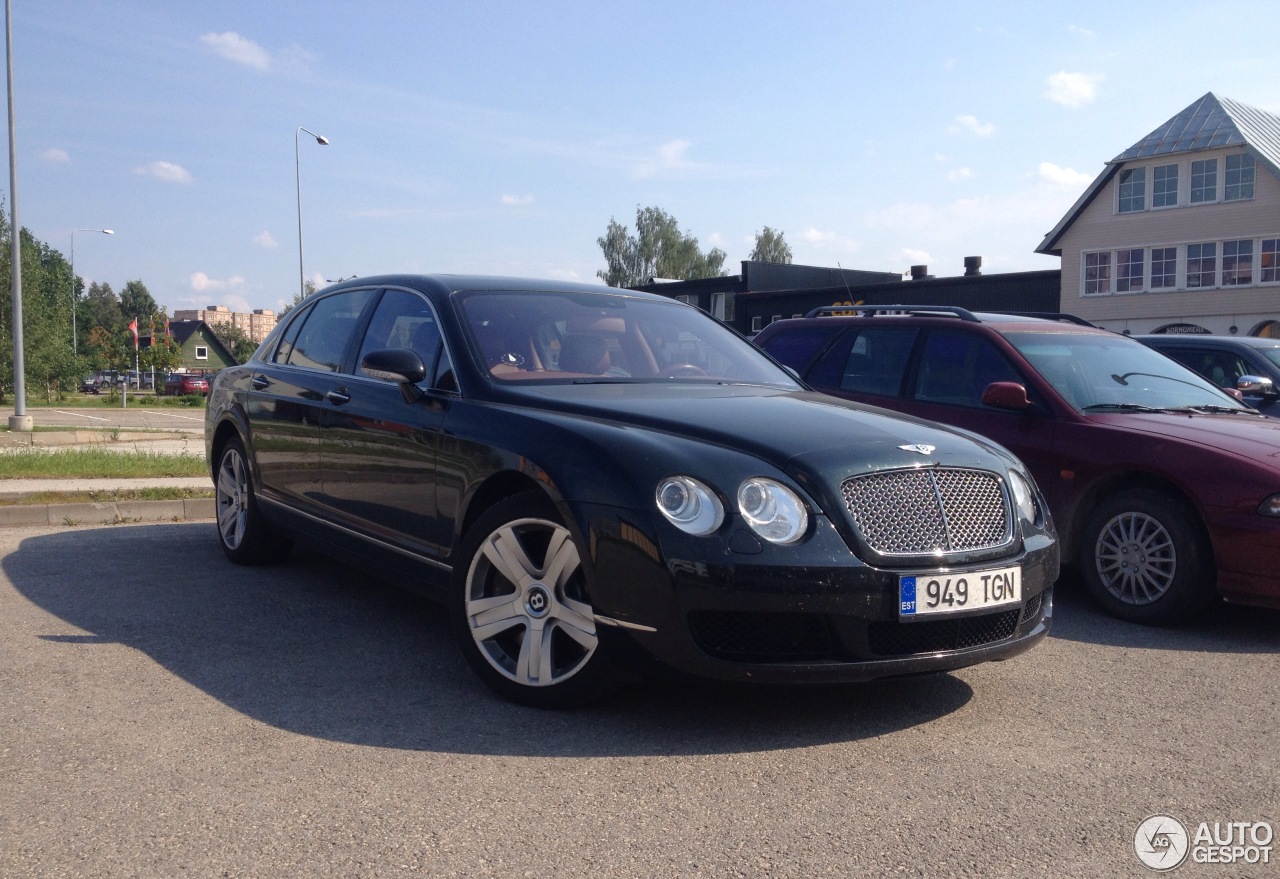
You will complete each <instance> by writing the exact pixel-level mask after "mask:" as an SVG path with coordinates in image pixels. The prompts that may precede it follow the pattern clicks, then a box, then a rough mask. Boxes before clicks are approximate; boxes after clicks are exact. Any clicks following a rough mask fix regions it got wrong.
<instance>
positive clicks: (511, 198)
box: [502, 193, 533, 207]
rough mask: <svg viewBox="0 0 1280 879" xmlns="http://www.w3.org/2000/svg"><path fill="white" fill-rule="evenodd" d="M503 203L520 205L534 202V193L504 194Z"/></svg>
mask: <svg viewBox="0 0 1280 879" xmlns="http://www.w3.org/2000/svg"><path fill="white" fill-rule="evenodd" d="M502 203H503V204H505V205H511V206H512V207H520V206H521V205H527V204H533V196H532V195H508V194H505V193H504V194H503V196H502Z"/></svg>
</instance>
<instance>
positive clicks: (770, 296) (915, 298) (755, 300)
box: [635, 257, 1062, 335]
mask: <svg viewBox="0 0 1280 879" xmlns="http://www.w3.org/2000/svg"><path fill="white" fill-rule="evenodd" d="M981 265H982V260H981V259H980V258H979V257H968V258H967V259H966V260H965V270H966V273H965V274H964V275H959V276H955V277H946V278H936V277H934V276H933V275H930V274H928V271H927V269H926V268H925V267H924V266H913V267H912V276H911V279H910V280H905V279H904V278H903V276H902V275H901V274H899V273H897V272H869V271H858V270H853V269H841V268H834V269H833V268H823V267H819V266H797V265H790V264H782V263H764V262H752V261H750V260H743V262H742V274H740V275H727V276H724V277H720V278H703V279H700V280H696V281H657V282H655V283H652V284H644V285H641V286H638V287H636V288H635V289H637V290H647V291H650V292H653V293H660V294H662V295H664V296H670V297H672V298H673V299H680V300H682V301H684V302H688V303H690V304H691V305H696V306H698V307H699V308H702V309H703V310H705V311H707V312H709V313H710V314H712V315H714V316H715V317H717V318H719V319H720V320H723V321H724V322H725V323H727V324H730V325H732V326H733V327H734V328H735V329H737V330H738V331H739V332H741V333H744V334H747V335H750V334H752V333H757V332H759V331H760V330H762V329H764V328H765V327H766V326H768V325H769V324H770V323H772V322H773V321H775V320H781V319H783V318H789V317H799V316H801V315H803V314H805V313H807V312H809V311H811V310H813V309H814V308H819V307H821V306H825V305H957V306H960V307H961V308H967V309H969V310H970V311H1016V312H1056V311H1058V310H1059V299H1060V296H1061V288H1062V272H1061V271H1060V270H1058V269H1049V270H1044V271H1033V272H1006V273H1004V274H999V275H984V274H982V273H981Z"/></svg>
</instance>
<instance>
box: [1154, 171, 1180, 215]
mask: <svg viewBox="0 0 1280 879" xmlns="http://www.w3.org/2000/svg"><path fill="white" fill-rule="evenodd" d="M1177 204H1178V166H1177V165H1159V166H1157V167H1156V168H1154V169H1152V180H1151V206H1152V207H1153V208H1172V207H1177Z"/></svg>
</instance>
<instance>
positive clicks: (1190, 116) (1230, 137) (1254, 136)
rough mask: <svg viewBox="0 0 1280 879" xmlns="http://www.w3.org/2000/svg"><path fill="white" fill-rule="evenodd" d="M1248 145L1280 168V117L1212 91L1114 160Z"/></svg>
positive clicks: (1119, 160)
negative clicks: (1219, 95)
mask: <svg viewBox="0 0 1280 879" xmlns="http://www.w3.org/2000/svg"><path fill="white" fill-rule="evenodd" d="M1246 145H1247V146H1251V147H1253V148H1254V149H1255V150H1256V151H1257V152H1258V155H1259V156H1261V157H1262V158H1263V159H1265V160H1266V161H1268V162H1270V163H1271V164H1272V165H1273V166H1275V167H1276V169H1277V170H1278V171H1280V116H1273V115H1272V114H1270V113H1267V112H1265V111H1263V110H1259V109H1257V108H1256V107H1250V106H1247V105H1245V104H1241V103H1238V102H1236V101H1233V100H1231V99H1230V98H1219V97H1218V96H1217V95H1215V94H1214V93H1213V92H1209V93H1208V94H1206V95H1205V96H1204V97H1202V98H1201V99H1200V100H1198V101H1196V102H1195V103H1194V104H1192V105H1191V106H1190V107H1187V108H1186V109H1185V110H1183V111H1182V112H1181V113H1179V114H1178V115H1177V116H1174V117H1173V118H1172V119H1170V120H1169V121H1168V122H1166V123H1165V124H1164V125H1161V126H1160V127H1159V128H1157V129H1156V130H1155V131H1153V132H1151V133H1150V134H1148V135H1147V136H1146V137H1144V138H1143V139H1142V140H1140V141H1138V142H1137V143H1135V144H1134V145H1133V146H1131V147H1129V148H1128V149H1127V150H1125V151H1124V152H1122V153H1121V154H1120V155H1118V156H1116V157H1115V158H1114V159H1112V160H1111V161H1112V163H1116V162H1128V161H1131V160H1133V159H1146V158H1150V157H1152V156H1165V155H1170V154H1172V153H1185V152H1190V151H1192V150H1207V149H1214V148H1217V147H1226V146H1246Z"/></svg>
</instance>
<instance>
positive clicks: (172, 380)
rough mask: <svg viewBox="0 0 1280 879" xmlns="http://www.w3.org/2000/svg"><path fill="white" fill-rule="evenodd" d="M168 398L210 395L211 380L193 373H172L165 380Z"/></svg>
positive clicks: (165, 391) (165, 390)
mask: <svg viewBox="0 0 1280 879" xmlns="http://www.w3.org/2000/svg"><path fill="white" fill-rule="evenodd" d="M164 393H165V395H166V396H170V397H172V396H185V395H186V394H206V395H207V394H208V393H209V379H207V378H206V377H205V376H203V375H198V374H196V373H191V372H171V373H169V375H168V376H166V377H165V380H164Z"/></svg>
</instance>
